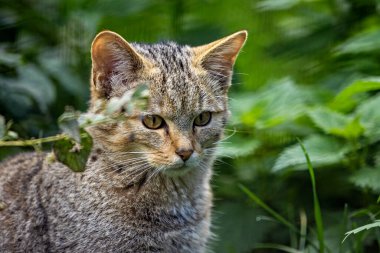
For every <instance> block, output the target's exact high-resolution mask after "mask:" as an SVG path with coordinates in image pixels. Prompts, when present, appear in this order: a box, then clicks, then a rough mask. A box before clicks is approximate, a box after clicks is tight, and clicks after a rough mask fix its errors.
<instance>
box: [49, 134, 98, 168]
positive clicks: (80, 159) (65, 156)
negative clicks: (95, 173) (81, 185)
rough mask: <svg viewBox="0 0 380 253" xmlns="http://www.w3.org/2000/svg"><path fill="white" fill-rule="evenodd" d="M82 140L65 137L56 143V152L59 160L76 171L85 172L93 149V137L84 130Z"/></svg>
mask: <svg viewBox="0 0 380 253" xmlns="http://www.w3.org/2000/svg"><path fill="white" fill-rule="evenodd" d="M79 141H80V142H75V141H73V140H72V139H69V138H64V139H61V140H58V141H57V142H55V143H54V154H55V156H56V158H57V160H58V161H60V162H61V163H63V164H65V165H67V167H69V168H70V169H71V170H73V171H75V172H83V171H84V170H85V168H86V163H87V160H88V157H89V155H90V153H91V149H92V138H91V136H90V135H89V134H88V133H87V132H82V133H81V135H80V139H79Z"/></svg>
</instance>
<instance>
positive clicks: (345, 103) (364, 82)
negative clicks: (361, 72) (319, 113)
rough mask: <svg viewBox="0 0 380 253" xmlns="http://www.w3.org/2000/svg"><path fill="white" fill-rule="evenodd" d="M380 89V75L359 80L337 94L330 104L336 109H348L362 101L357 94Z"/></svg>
mask: <svg viewBox="0 0 380 253" xmlns="http://www.w3.org/2000/svg"><path fill="white" fill-rule="evenodd" d="M379 89H380V77H372V78H367V79H361V80H357V81H355V82H353V83H352V84H350V85H349V86H347V87H346V88H344V89H343V90H342V91H341V92H340V93H339V94H338V95H336V97H335V98H334V99H333V101H332V102H331V103H330V105H329V106H330V108H332V109H334V110H339V111H348V110H350V109H352V108H353V107H354V106H356V105H357V104H358V103H359V102H360V101H359V100H358V99H357V98H355V95H358V94H360V93H363V92H368V91H374V90H379Z"/></svg>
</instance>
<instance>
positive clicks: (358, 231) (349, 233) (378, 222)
mask: <svg viewBox="0 0 380 253" xmlns="http://www.w3.org/2000/svg"><path fill="white" fill-rule="evenodd" d="M376 227H380V220H376V221H375V222H373V223H370V224H367V225H364V226H361V227H358V228H355V229H353V230H351V231H348V232H347V233H346V237H345V238H344V239H343V241H342V243H343V242H344V241H345V240H346V239H347V237H349V236H350V235H353V234H357V233H360V232H362V231H364V230H368V229H372V228H376Z"/></svg>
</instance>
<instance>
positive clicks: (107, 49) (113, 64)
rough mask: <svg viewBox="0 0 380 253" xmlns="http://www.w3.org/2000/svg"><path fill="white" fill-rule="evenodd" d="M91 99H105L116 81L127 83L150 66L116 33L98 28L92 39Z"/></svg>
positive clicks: (131, 81)
mask: <svg viewBox="0 0 380 253" xmlns="http://www.w3.org/2000/svg"><path fill="white" fill-rule="evenodd" d="M91 58H92V76H91V82H92V86H91V100H92V101H94V100H97V99H99V98H105V99H108V98H109V96H110V94H111V92H112V90H113V88H114V87H115V86H118V85H122V86H130V85H132V84H133V82H136V80H137V79H138V78H139V76H142V75H143V74H144V72H146V71H147V69H149V68H150V67H151V64H150V63H149V61H148V60H147V59H145V58H144V57H143V56H141V55H140V54H138V53H137V52H136V50H135V49H134V48H133V47H132V46H131V45H130V44H129V43H128V42H127V41H125V40H124V39H123V38H122V37H121V36H120V35H118V34H117V33H114V32H111V31H103V32H100V33H99V34H98V35H97V36H96V37H95V39H94V41H93V42H92V47H91Z"/></svg>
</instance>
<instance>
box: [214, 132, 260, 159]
mask: <svg viewBox="0 0 380 253" xmlns="http://www.w3.org/2000/svg"><path fill="white" fill-rule="evenodd" d="M259 145H260V141H258V140H256V139H253V138H244V137H238V136H236V137H232V138H231V139H227V141H226V142H222V144H221V145H220V147H218V149H217V152H216V154H217V156H220V157H230V158H236V157H241V156H247V155H250V154H252V153H253V152H254V151H255V150H256V149H257V148H258V147H259Z"/></svg>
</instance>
